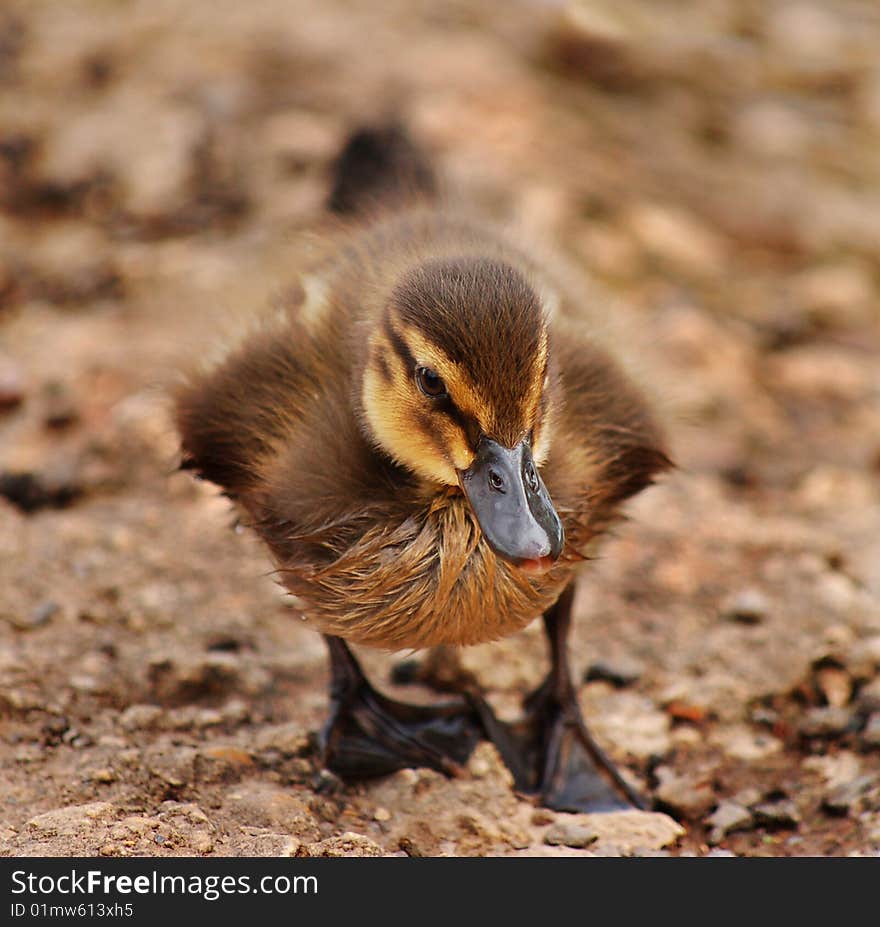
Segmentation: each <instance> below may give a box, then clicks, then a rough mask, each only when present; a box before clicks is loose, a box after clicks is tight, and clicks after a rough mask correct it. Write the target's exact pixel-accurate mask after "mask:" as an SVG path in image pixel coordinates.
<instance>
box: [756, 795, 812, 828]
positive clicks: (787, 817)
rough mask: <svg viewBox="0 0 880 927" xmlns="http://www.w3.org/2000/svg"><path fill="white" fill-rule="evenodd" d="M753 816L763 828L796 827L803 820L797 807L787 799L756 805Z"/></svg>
mask: <svg viewBox="0 0 880 927" xmlns="http://www.w3.org/2000/svg"><path fill="white" fill-rule="evenodd" d="M752 814H753V815H754V817H755V823H756V824H758V825H760V826H761V827H770V828H774V827H796V826H797V825H798V824H799V823H800V820H801V814H800V812H799V811H798V809H797V805H795V803H794V802H793V801H791V800H790V799H787V798H786V799H782V800H781V801H773V802H763V803H762V804H760V805H755V807H754V808H752Z"/></svg>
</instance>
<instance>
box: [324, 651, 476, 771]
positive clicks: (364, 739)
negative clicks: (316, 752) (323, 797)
mask: <svg viewBox="0 0 880 927" xmlns="http://www.w3.org/2000/svg"><path fill="white" fill-rule="evenodd" d="M324 639H325V641H326V642H327V647H328V649H329V650H330V673H331V678H330V702H331V712H330V718H329V719H328V721H327V723H326V725H325V726H324V730H323V732H322V738H321V740H322V746H323V750H324V763H325V765H326V766H327V768H328V769H330V770H332V771H333V772H335V773H336V774H337V775H339V776H341V777H342V778H343V779H362V778H368V777H371V776H383V775H385V774H387V773H391V772H394V771H396V770H398V769H403V768H405V767H407V766H429V767H431V768H432V769H436V770H439V771H440V772H444V773H446V774H447V775H456V774H458V773H460V772H461V770H462V766H463V765H464V764H465V763H466V762H467V759H468V757H469V756H470V755H471V752H472V751H473V749H474V747H475V746H476V745H477V742H478V741H479V740H480V739H481V737H482V736H483V730H482V727H481V726H480V722H479V718H478V715H477V713H476V712H475V711H474V709H473V708H472V707H471V705H470V703H468V702H466V701H460V702H450V703H447V704H444V705H436V706H433V705H431V706H427V705H407V704H404V703H402V702H395V701H393V700H392V699H390V698H387V697H386V696H384V695H382V694H380V693H379V692H377V691H376V690H375V689H374V688H373V687H372V686H371V685H370V683H369V681H368V680H367V677H366V676H365V675H364V672H363V670H362V669H361V667H360V665H359V664H358V662H357V660H356V659H355V657H354V654H352V652H351V650H349V648H348V647H347V645H346V644H345V643H344V642H343V641H342V640H341V639H340V638H338V637H327V636H325V638H324Z"/></svg>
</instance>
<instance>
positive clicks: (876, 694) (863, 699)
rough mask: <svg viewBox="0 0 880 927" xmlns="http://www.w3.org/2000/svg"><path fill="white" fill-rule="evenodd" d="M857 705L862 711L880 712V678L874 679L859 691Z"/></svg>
mask: <svg viewBox="0 0 880 927" xmlns="http://www.w3.org/2000/svg"><path fill="white" fill-rule="evenodd" d="M856 704H857V705H858V707H859V708H860V709H861V710H862V711H866V712H876V711H880V676H878V677H877V678H876V679H872V680H871V681H870V682H869V683H866V684H865V685H864V686H862V688H861V689H859V694H858V696H857V697H856Z"/></svg>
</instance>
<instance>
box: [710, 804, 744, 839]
mask: <svg viewBox="0 0 880 927" xmlns="http://www.w3.org/2000/svg"><path fill="white" fill-rule="evenodd" d="M706 823H707V824H708V825H709V826H710V827H711V828H712V830H711V831H710V833H709V843H713V844H714V843H721V841H722V840H723V839H724V838H725V837H726V836H727V835H728V834H729V833H731V832H732V831H735V830H748V829H749V828H750V827H751V826H752V824H753V823H754V818H753V817H752V812H751V811H749V809H748V808H746V807H745V806H743V805H741V804H739V803H738V802H735V801H723V802H721V804H719V805H718V807H717V808H716V809H715V810H714V811H713V812H712V813H711V814H710V815H709V816H708V817H707V818H706Z"/></svg>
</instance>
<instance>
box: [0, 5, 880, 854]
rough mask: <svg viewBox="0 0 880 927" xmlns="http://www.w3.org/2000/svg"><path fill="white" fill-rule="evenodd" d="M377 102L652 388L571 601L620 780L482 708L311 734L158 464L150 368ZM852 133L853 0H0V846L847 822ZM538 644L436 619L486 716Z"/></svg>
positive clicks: (238, 573) (299, 676)
mask: <svg viewBox="0 0 880 927" xmlns="http://www.w3.org/2000/svg"><path fill="white" fill-rule="evenodd" d="M389 111H396V112H399V113H401V114H403V115H404V116H405V118H406V120H407V121H408V123H409V124H410V125H411V126H412V129H413V131H414V132H415V134H416V135H417V136H418V137H419V138H420V139H421V140H422V141H423V143H424V144H425V145H426V146H427V147H428V148H429V150H431V151H432V152H433V153H434V155H435V157H436V159H437V162H438V164H439V165H440V167H441V169H442V172H443V175H444V177H445V179H446V183H447V184H448V187H449V189H450V190H452V191H455V193H456V195H458V196H460V197H462V198H463V199H464V200H466V201H467V202H469V203H470V204H471V205H472V206H475V207H478V208H480V209H483V210H484V211H485V212H487V213H488V214H490V215H492V216H495V217H496V218H498V219H500V220H501V221H503V222H505V223H509V224H510V225H512V226H516V227H518V228H521V229H523V230H525V231H526V232H527V233H528V235H530V236H531V237H533V238H534V239H535V240H536V241H539V242H545V243H550V244H551V245H553V246H555V247H556V248H557V249H558V250H559V251H560V252H561V253H562V254H563V255H564V256H565V257H566V258H567V259H568V260H569V261H570V262H572V263H573V264H574V265H575V266H577V267H579V268H580V269H581V270H583V271H584V272H585V273H586V274H588V275H589V276H590V278H592V281H591V283H590V294H591V295H590V299H591V300H592V301H593V303H594V305H596V304H598V305H600V306H601V312H602V313H605V314H607V316H608V317H609V319H613V320H615V324H616V323H617V322H621V323H625V324H626V326H628V329H629V331H630V332H631V333H632V335H631V337H628V338H627V339H626V341H627V345H628V346H629V347H630V348H633V349H634V353H635V354H636V355H637V357H636V362H637V366H638V369H639V374H640V377H641V379H642V381H643V383H644V384H645V385H646V388H648V389H649V391H650V392H651V393H652V395H653V396H655V397H656V399H657V401H658V402H659V403H660V405H661V406H662V407H663V409H664V410H665V414H666V415H667V417H668V421H669V427H670V432H671V436H672V444H673V447H674V452H675V457H676V460H677V462H678V466H679V469H678V470H677V471H676V473H675V474H674V475H673V476H672V477H670V478H668V479H665V480H664V481H663V483H662V485H660V486H657V487H655V488H653V489H651V490H649V491H648V492H646V493H645V494H644V495H643V496H642V497H640V498H639V499H638V500H636V501H635V503H634V504H633V505H632V506H631V507H630V511H629V513H630V515H631V516H632V518H631V521H630V522H629V523H628V524H627V525H626V526H625V527H624V528H623V529H621V530H620V531H619V532H618V533H617V535H616V536H615V537H614V538H613V539H611V540H610V541H609V543H608V544H607V545H606V547H605V548H604V552H603V556H602V558H601V559H600V560H599V561H598V562H597V563H595V564H594V565H593V566H592V568H591V570H590V572H589V573H588V574H587V575H586V576H585V578H584V581H583V582H582V584H581V588H580V590H579V594H578V599H577V605H576V609H577V613H578V623H577V629H576V635H575V640H574V641H573V653H574V658H575V660H576V661H577V664H576V665H577V672H578V678H581V679H583V680H584V681H583V684H582V687H581V690H580V694H581V697H582V702H583V707H584V710H585V713H586V716H587V718H588V720H589V722H590V723H591V725H592V727H593V729H594V731H595V733H596V735H597V737H598V738H599V739H600V740H601V741H602V743H603V744H604V745H605V746H606V747H607V749H608V751H609V752H610V753H611V754H612V756H614V757H615V758H616V759H617V760H618V761H619V762H620V763H621V764H622V765H623V766H624V767H625V768H626V769H627V770H628V771H629V772H630V773H631V774H632V776H633V777H634V779H635V780H636V781H638V782H639V783H641V784H642V786H643V787H644V788H645V789H646V790H647V791H649V792H650V793H651V794H652V795H653V796H654V799H655V801H656V806H657V809H658V810H657V811H656V812H653V813H641V812H633V813H626V814H619V815H608V816H583V815H568V814H560V813H553V812H547V811H544V810H541V809H536V808H534V807H533V806H532V805H531V804H529V803H528V802H527V801H525V800H523V799H522V798H520V797H518V796H516V795H515V794H514V793H513V792H512V790H511V787H510V780H509V777H508V776H507V774H506V772H505V771H504V769H503V767H502V766H501V765H500V762H499V760H498V758H497V756H496V755H495V754H494V752H493V751H492V749H491V748H489V747H488V746H483V747H480V748H479V749H478V751H477V753H476V754H475V755H474V757H473V759H472V761H471V763H470V766H469V769H468V773H467V775H466V776H464V777H462V778H461V779H457V780H454V781H453V780H446V779H444V778H443V777H442V776H440V775H438V774H436V773H433V772H429V771H424V770H418V771H412V770H407V771H403V772H401V773H398V774H396V775H394V776H391V777H389V778H387V779H383V780H379V781H376V782H372V783H369V784H365V785H359V786H350V787H344V788H343V787H340V786H339V784H338V783H335V782H333V781H332V780H330V779H328V777H327V776H326V775H322V774H321V771H320V768H319V765H318V764H317V761H316V754H315V740H314V732H315V731H316V730H317V729H318V728H319V726H320V724H321V720H322V718H323V715H324V712H325V711H326V707H327V702H326V692H325V685H326V667H325V657H324V649H323V644H322V642H321V640H320V638H319V637H318V635H316V634H315V633H314V632H312V631H310V630H309V629H307V628H305V627H303V626H302V623H301V622H300V621H299V620H298V617H297V612H296V609H295V607H294V606H293V605H292V604H291V602H289V601H288V600H286V599H285V597H284V596H283V595H282V593H281V592H280V590H279V589H278V588H277V586H276V585H275V583H274V582H273V579H272V577H271V576H270V575H269V562H268V559H267V558H266V556H265V555H264V553H263V552H262V550H261V549H260V548H259V546H258V544H257V543H256V541H255V540H254V539H253V538H252V537H250V536H249V535H248V534H247V533H243V532H240V531H235V530H233V529H232V516H231V513H230V510H229V507H228V505H227V504H226V502H225V501H224V500H223V499H222V498H220V497H219V496H218V494H217V493H216V491H214V490H212V489H211V488H210V487H208V486H204V485H198V484H196V483H195V482H194V481H193V480H192V479H190V478H189V477H188V476H187V475H186V474H180V473H175V472H174V465H175V454H176V445H175V438H174V434H173V432H172V431H171V429H170V427H169V424H168V418H167V409H166V404H165V399H164V392H163V391H164V388H165V387H166V386H167V384H168V383H169V382H172V380H173V377H174V376H175V373H176V371H177V370H178V369H179V368H180V367H181V366H182V365H183V364H184V363H185V362H187V361H189V360H190V359H191V358H192V357H193V356H199V355H203V354H210V352H212V351H213V350H214V345H215V344H216V342H217V340H218V337H220V336H221V335H222V334H223V333H225V332H228V331H230V330H233V329H234V328H235V327H236V326H237V325H238V324H239V323H240V321H241V320H243V319H247V318H248V317H250V316H252V314H253V313H255V312H258V311H259V310H260V309H261V308H263V307H266V306H267V305H269V304H270V302H271V300H272V298H273V297H274V296H275V295H276V294H278V293H279V292H280V291H282V290H283V288H284V286H285V285H288V284H289V283H290V282H291V280H292V275H293V273H294V268H295V266H296V263H297V261H298V260H300V259H301V257H302V255H303V254H305V253H307V252H308V249H309V241H310V239H309V230H310V229H312V228H314V226H315V223H316V222H317V221H318V220H319V218H320V214H321V208H322V199H323V196H324V194H325V189H326V187H325V183H326V168H327V165H328V162H329V160H330V158H331V157H332V155H333V153H334V151H335V149H336V148H337V146H338V145H339V143H340V141H341V140H342V138H343V137H344V135H345V132H346V130H347V129H348V128H349V127H351V126H352V125H353V124H355V123H357V122H358V121H359V120H362V119H365V118H372V117H375V116H380V115H382V114H384V113H387V112H389ZM878 144H880V10H878V8H877V5H876V3H874V2H873V0H837V2H835V3H834V4H830V3H820V2H818V0H816V2H808V0H793V2H784V0H773V2H761V0H745V2H743V0H690V2H659V3H654V2H652V3H648V2H635V0H629V2H610V0H609V2H590V3H588V2H586V0H585V2H582V3H571V4H567V5H566V4H555V3H541V2H526V0H517V2H512V3H505V4H494V3H489V2H463V0H462V2H456V0H443V2H437V0H430V2H428V0H425V2H411V0H382V2H381V3H360V4H357V3H349V2H344V0H325V2H322V3H306V2H299V0H286V2H282V0H252V2H249V3H231V2H227V0H222V2H218V0H189V2H187V3H176V2H172V0H143V2H134V0H121V2H110V0H67V2H64V3H58V2H54V3H53V2H42V0H12V2H11V3H10V2H8V0H7V2H6V3H4V4H3V7H2V10H0V854H2V855H11V856H23V855H97V854H104V855H108V856H125V855H197V854H198V855H218V856H219V855H279V854H289V855H300V856H317V855H349V854H351V855H399V856H403V855H410V856H418V855H436V854H449V855H510V856H539V855H560V854H566V855H590V854H599V855H651V854H659V855H667V854H671V855H683V854H689V855H701V856H702V855H708V854H713V855H730V854H735V855H748V856H755V855H771V856H792V855H797V856H800V855H808V854H809V855H848V854H857V855H877V854H878V852H880V507H878V502H880V401H878V400H880V304H878V285H880V158H878V157H877V151H878ZM600 314H601V313H600ZM363 656H364V659H365V662H366V665H367V666H368V667H369V669H370V671H371V673H372V674H373V676H374V677H375V679H376V680H377V681H381V682H382V684H383V685H385V686H386V688H387V690H388V691H390V692H393V693H394V694H396V695H397V696H398V697H403V698H417V697H428V693H425V692H417V691H415V690H413V689H412V688H411V687H407V688H403V687H393V686H391V685H390V684H389V683H388V673H389V669H390V667H391V666H392V664H393V662H394V660H395V659H400V657H399V656H398V657H396V658H394V657H389V656H386V655H377V654H370V653H364V654H363ZM545 660H546V657H545V653H544V649H543V642H542V640H541V634H540V630H539V628H537V627H534V626H533V627H531V628H529V629H527V630H526V631H525V632H523V633H522V634H520V635H518V636H516V637H514V638H511V639H508V640H506V641H503V642H501V643H498V644H493V645H489V646H484V647H476V648H472V649H470V650H468V651H467V652H465V654H464V661H465V663H466V665H467V666H468V667H469V668H471V669H472V670H473V671H474V672H475V673H477V675H478V676H479V678H480V680H481V681H482V682H483V684H484V685H485V686H486V687H487V690H488V692H489V694H490V696H491V699H492V701H493V703H494V704H495V705H496V707H497V709H498V710H499V712H501V713H502V714H505V715H508V716H510V715H512V714H514V713H515V712H516V708H517V705H518V702H519V699H520V698H521V696H522V695H523V694H524V693H525V692H527V691H528V690H529V689H530V688H532V687H534V686H535V685H536V684H537V682H538V681H539V679H540V678H541V675H542V673H543V672H544V671H545V666H546V664H545Z"/></svg>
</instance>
